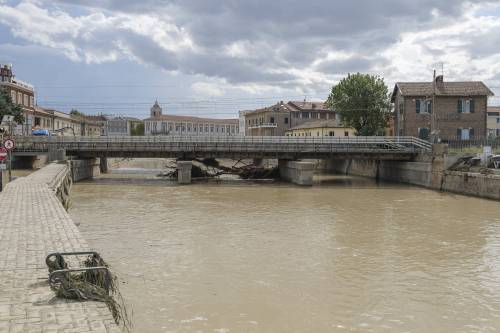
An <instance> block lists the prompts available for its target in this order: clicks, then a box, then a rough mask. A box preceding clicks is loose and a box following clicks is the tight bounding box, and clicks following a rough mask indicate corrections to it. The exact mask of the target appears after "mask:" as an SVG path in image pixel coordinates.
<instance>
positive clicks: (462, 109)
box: [457, 99, 476, 113]
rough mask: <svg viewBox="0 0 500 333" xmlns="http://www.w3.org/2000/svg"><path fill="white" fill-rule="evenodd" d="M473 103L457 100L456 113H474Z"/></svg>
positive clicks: (472, 101)
mask: <svg viewBox="0 0 500 333" xmlns="http://www.w3.org/2000/svg"><path fill="white" fill-rule="evenodd" d="M475 104H476V103H475V102H474V100H473V99H459V100H458V101H457V112H458V113H474V111H475V108H476V107H475Z"/></svg>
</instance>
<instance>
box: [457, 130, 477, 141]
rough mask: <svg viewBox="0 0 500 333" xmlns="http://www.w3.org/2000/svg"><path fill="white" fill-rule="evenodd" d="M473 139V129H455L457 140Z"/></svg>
mask: <svg viewBox="0 0 500 333" xmlns="http://www.w3.org/2000/svg"><path fill="white" fill-rule="evenodd" d="M473 137H474V129H473V128H458V129H457V138H458V139H459V140H470V139H471V138H473Z"/></svg>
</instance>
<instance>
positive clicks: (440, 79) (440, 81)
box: [436, 75, 444, 84]
mask: <svg viewBox="0 0 500 333" xmlns="http://www.w3.org/2000/svg"><path fill="white" fill-rule="evenodd" d="M443 82H444V77H443V75H438V76H436V84H442V83H443Z"/></svg>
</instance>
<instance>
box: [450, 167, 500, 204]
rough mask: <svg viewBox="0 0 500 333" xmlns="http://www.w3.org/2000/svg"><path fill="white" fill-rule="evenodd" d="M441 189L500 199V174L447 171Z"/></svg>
mask: <svg viewBox="0 0 500 333" xmlns="http://www.w3.org/2000/svg"><path fill="white" fill-rule="evenodd" d="M441 189H442V190H443V191H448V192H453V193H459V194H465V195H470V196H475V197H481V198H488V199H496V200H500V176H499V175H483V174H480V173H471V172H461V171H445V172H444V178H443V184H442V186H441Z"/></svg>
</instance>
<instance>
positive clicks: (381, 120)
mask: <svg viewBox="0 0 500 333" xmlns="http://www.w3.org/2000/svg"><path fill="white" fill-rule="evenodd" d="M326 105H327V106H328V108H330V109H332V110H335V111H336V112H337V114H339V115H340V116H341V119H342V124H343V125H344V126H347V127H352V128H354V129H355V130H356V135H361V136H371V135H383V133H384V129H385V127H386V126H387V120H388V117H389V115H390V105H391V103H390V99H389V90H388V88H387V86H386V85H385V83H384V79H383V78H381V77H379V76H375V75H369V74H361V73H356V74H352V75H351V74H349V75H348V76H347V77H346V78H343V79H342V80H341V81H340V82H339V84H337V85H336V86H334V87H333V88H332V92H331V93H330V96H328V99H327V101H326Z"/></svg>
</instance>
